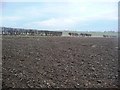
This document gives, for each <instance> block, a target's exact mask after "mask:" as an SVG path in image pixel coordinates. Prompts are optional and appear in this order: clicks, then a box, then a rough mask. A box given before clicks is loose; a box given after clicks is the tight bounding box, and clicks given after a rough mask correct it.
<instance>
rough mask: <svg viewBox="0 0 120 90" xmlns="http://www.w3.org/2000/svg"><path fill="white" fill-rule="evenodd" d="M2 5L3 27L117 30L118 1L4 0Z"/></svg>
mask: <svg viewBox="0 0 120 90" xmlns="http://www.w3.org/2000/svg"><path fill="white" fill-rule="evenodd" d="M0 6H1V7H2V14H0V19H1V20H2V24H0V25H2V26H4V27H13V28H31V29H39V30H41V29H42V30H69V31H117V30H118V0H39V1H38V0H29V1H28V0H26V1H25V0H20V1H19V0H4V1H1V2H0ZM1 20H0V21H1Z"/></svg>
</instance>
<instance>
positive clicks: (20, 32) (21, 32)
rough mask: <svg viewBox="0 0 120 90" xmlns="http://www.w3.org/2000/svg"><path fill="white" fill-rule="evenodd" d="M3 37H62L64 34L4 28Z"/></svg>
mask: <svg viewBox="0 0 120 90" xmlns="http://www.w3.org/2000/svg"><path fill="white" fill-rule="evenodd" d="M2 35H40V36H61V35H62V32H58V31H47V30H35V29H20V28H7V27H2Z"/></svg>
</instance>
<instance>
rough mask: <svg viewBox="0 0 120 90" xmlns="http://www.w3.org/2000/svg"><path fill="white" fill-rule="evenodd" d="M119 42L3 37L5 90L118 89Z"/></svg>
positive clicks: (109, 39)
mask: <svg viewBox="0 0 120 90" xmlns="http://www.w3.org/2000/svg"><path fill="white" fill-rule="evenodd" d="M117 42H118V41H117V38H97V37H94V38H93V37H3V42H2V54H3V55H2V66H3V67H2V72H3V76H2V78H3V82H2V84H3V88H9V87H11V88H101V87H103V88H117V85H118V45H117Z"/></svg>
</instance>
